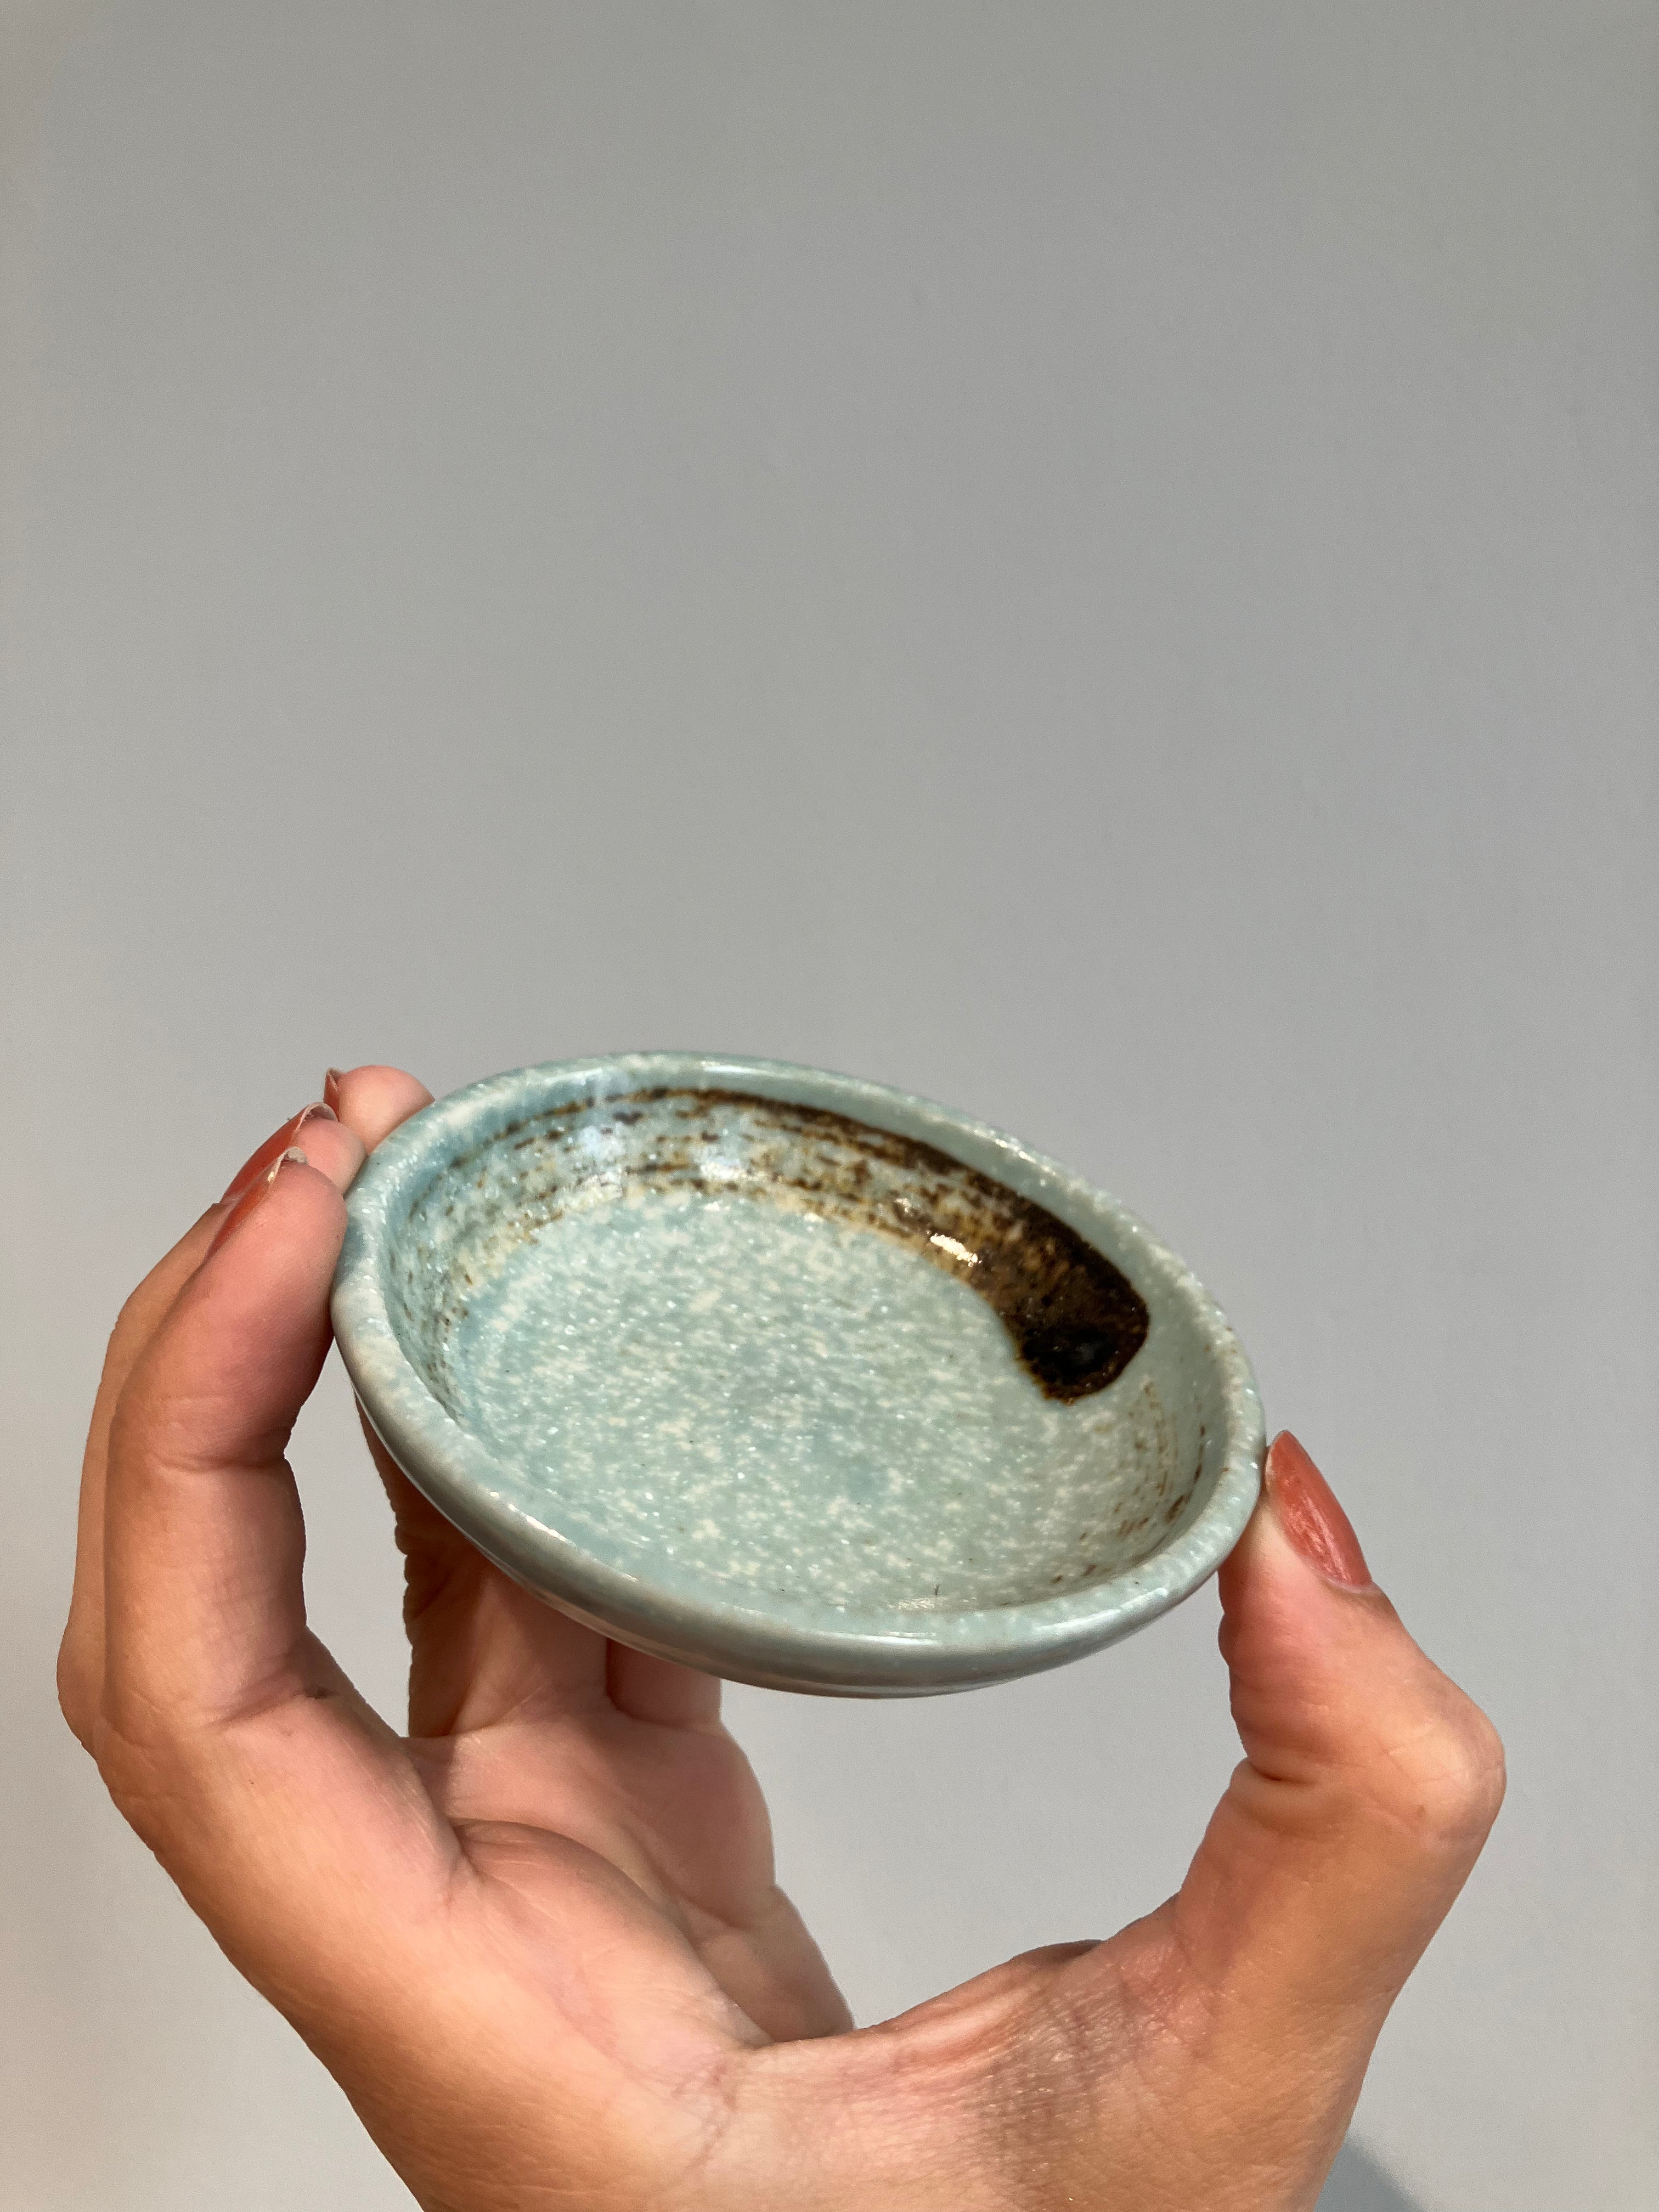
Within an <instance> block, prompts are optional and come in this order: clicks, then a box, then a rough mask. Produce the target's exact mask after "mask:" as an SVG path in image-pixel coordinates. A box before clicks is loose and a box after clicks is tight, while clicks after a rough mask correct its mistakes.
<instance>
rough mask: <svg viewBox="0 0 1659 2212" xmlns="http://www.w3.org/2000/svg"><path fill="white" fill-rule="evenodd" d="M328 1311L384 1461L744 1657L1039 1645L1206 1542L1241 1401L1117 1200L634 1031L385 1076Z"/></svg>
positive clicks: (680, 1633)
mask: <svg viewBox="0 0 1659 2212" xmlns="http://www.w3.org/2000/svg"><path fill="white" fill-rule="evenodd" d="M349 1216H350V1218H349V1227H348V1231H347V1235H346V1242H345V1247H344V1249H343V1252H342V1254H341V1258H340V1265H339V1270H338V1273H337V1277H336V1279H335V1287H334V1327H335V1332H336V1334H337V1339H338V1341H339V1345H340V1349H341V1352H342V1353H343V1357H344V1359H345V1363H346V1366H347V1368H348V1369H349V1372H350V1375H351V1379H352V1382H353V1383H354V1384H355V1386H356V1391H357V1395H358V1397H359V1398H360V1399H361V1401H362V1405H363V1407H364V1409H365V1411H366V1412H367V1413H368V1418H369V1419H370V1421H371V1422H372V1423H373V1424H374V1428H375V1430H376V1431H377V1432H378V1433H379V1435H380V1437H381V1438H382V1440H383V1441H384V1443H386V1448H387V1449H388V1450H389V1451H390V1452H391V1454H392V1457H393V1458H394V1459H395V1460H396V1461H397V1462H398V1466H399V1467H401V1468H403V1469H404V1473H405V1474H408V1476H409V1477H410V1480H411V1481H413V1482H414V1483H415V1484H416V1486H417V1487H418V1488H419V1489H420V1490H422V1492H424V1493H425V1495H426V1496H427V1497H428V1498H430V1499H431V1500H432V1502H433V1504H435V1505H436V1506H437V1507H438V1508H439V1509H440V1510H441V1511H442V1512H443V1513H445V1514H446V1515H447V1516H448V1517H449V1519H450V1520H451V1521H453V1522H454V1523H455V1524H456V1526H457V1527H458V1528H460V1529H462V1530H463V1531H464V1532H465V1534H466V1535H467V1536H468V1537H470V1538H471V1541H472V1542H473V1543H475V1544H476V1545H477V1547H478V1548H479V1549H480V1550H481V1551H482V1552H483V1553H485V1554H486V1555H487V1556H488V1557H489V1559H493V1560H494V1561H495V1564H496V1565H498V1566H500V1567H501V1568H502V1569H503V1570H504V1571H506V1572H507V1574H509V1575H511V1576H513V1577H515V1579H516V1580H518V1581H519V1582H520V1583H524V1584H525V1585H526V1587H528V1588H529V1589H532V1590H534V1591H535V1592H536V1593H537V1594H538V1595H540V1596H541V1597H544V1598H545V1599H547V1600H548V1601H550V1602H551V1603H552V1604H554V1605H556V1606H558V1607H561V1608H562V1610H563V1611H565V1612H566V1613H572V1614H574V1616H575V1617H576V1619H578V1620H582V1621H585V1622H586V1623H587V1624H588V1625H589V1626H592V1627H593V1628H596V1629H599V1630H600V1631H602V1632H604V1633H605V1634H606V1635H609V1636H614V1637H617V1638H621V1639H622V1640H623V1642H624V1643H627V1644H633V1645H635V1646H636V1647H637V1648H638V1649H640V1650H645V1651H651V1652H655V1653H657V1654H659V1656H664V1657H666V1658H671V1659H678V1660H681V1661H684V1662H686V1663H688V1664H689V1665H690V1666H693V1667H698V1668H704V1669H705V1670H707V1671H708V1672H709V1673H713V1674H724V1675H728V1676H730V1677H732V1678H733V1679H735V1680H742V1681H749V1682H758V1683H763V1684H765V1685H768V1686H772V1687H775V1688H781V1689H793V1690H815V1691H824V1692H837V1693H841V1694H844V1695H864V1696H900V1695H906V1694H915V1693H919V1692H930V1691H940V1690H957V1689H967V1688H971V1687H974V1686H977V1685H980V1684H983V1683H988V1682H994V1681H999V1680H1005V1679H1006V1678H1007V1677H1010V1676H1012V1675H1016V1674H1029V1673H1032V1672H1034V1671H1036V1669H1038V1668H1044V1667H1054V1666H1058V1665H1060V1664H1061V1663H1063V1662H1065V1661H1066V1660H1069V1659H1075V1658H1079V1657H1081V1656H1083V1654H1084V1653H1085V1652H1088V1651H1092V1650H1097V1649H1098V1648H1099V1647H1100V1646H1101V1645H1103V1644H1109V1643H1111V1642H1113V1641H1115V1639H1116V1638H1119V1637H1121V1636H1125V1635H1127V1634H1128V1633H1129V1632H1131V1631H1132V1630H1133V1629H1136V1628H1139V1627H1140V1626H1142V1625H1143V1624H1144V1623H1146V1621H1148V1620H1152V1618H1153V1617H1154V1616H1155V1615H1156V1614H1158V1613H1162V1612H1164V1611H1165V1610H1166V1609H1167V1608H1168V1607H1170V1606H1172V1605H1174V1604H1176V1602H1177V1601H1179V1600H1180V1599H1182V1598H1183V1597H1185V1596H1186V1595H1188V1593H1189V1592H1190V1591H1192V1590H1193V1589H1195V1588H1197V1586H1198V1585H1199V1584H1200V1583H1201V1582H1203V1581H1204V1580H1205V1578H1206V1577H1207V1576H1208V1575H1210V1574H1211V1573H1212V1571H1214V1570H1215V1568H1216V1567H1217V1566H1218V1565H1219V1564H1220V1562H1221V1560H1222V1559H1225V1556H1226V1554H1227V1553H1228V1552H1229V1551H1230V1550H1231V1547H1232V1546H1233V1544H1234V1543H1235V1542H1236V1541H1237V1538H1238V1536H1239V1534H1240V1533H1241V1532H1242V1530H1243V1527H1244V1523H1245V1522H1246V1521H1247V1520H1248V1518H1249V1513H1250V1510H1251V1507H1252V1506H1253V1504H1255V1498H1256V1493H1257V1490H1258V1487H1259V1485H1260V1480H1261V1459H1262V1451H1263V1431H1262V1420H1261V1404H1260V1401H1259V1400H1258V1398H1257V1395H1256V1391H1255V1383H1254V1380H1253V1378H1252V1376H1251V1373H1250V1369H1249V1362H1248V1361H1247V1359H1246V1358H1245V1357H1244V1353H1243V1349H1242V1348H1241V1346H1240V1345H1239V1344H1238V1341H1237V1339H1236V1338H1235V1336H1234V1335H1233V1333H1232V1331H1231V1328H1229V1327H1228V1325H1227V1323H1226V1322H1225V1319H1224V1317H1223V1316H1222V1315H1221V1313H1220V1311H1219V1310H1218V1308H1217V1307H1216V1305H1215V1304H1214V1303H1213V1301H1212V1299H1211V1298H1210V1297H1208V1295H1207V1294H1206V1292H1205V1291H1204V1290H1203V1289H1202V1288H1201V1286H1200V1284H1199V1283H1198V1281H1197V1280H1196V1279H1195V1278H1194V1276H1193V1275H1192V1274H1191V1273H1189V1272H1188V1269H1187V1268H1186V1267H1183V1266H1182V1263H1181V1261H1178V1260H1177V1259H1176V1257H1175V1256H1174V1255H1173V1254H1171V1253H1170V1252H1169V1251H1167V1250H1166V1249H1164V1246H1163V1245H1161V1244H1160V1243H1158V1242H1157V1240H1156V1239H1155V1238H1154V1237H1152V1235H1151V1234H1150V1233H1149V1232H1148V1231H1146V1229H1145V1228H1144V1227H1143V1226H1142V1225H1141V1224H1140V1223H1139V1221H1137V1220H1136V1219H1135V1218H1134V1217H1133V1215H1132V1214H1130V1213H1128V1212H1126V1211H1125V1210H1124V1208H1123V1207H1122V1206H1120V1205H1118V1203H1117V1202H1116V1200H1114V1199H1111V1198H1109V1197H1107V1196H1106V1195H1105V1194H1103V1192H1101V1191H1097V1190H1095V1189H1092V1188H1090V1186H1089V1185H1088V1184H1086V1183H1085V1182H1081V1181H1080V1180H1079V1178H1078V1177H1077V1176H1073V1175H1071V1174H1069V1173H1067V1171H1066V1170H1065V1169H1063V1168H1060V1167H1058V1166H1056V1165H1055V1164H1054V1163H1053V1162H1052V1161H1049V1160H1045V1159H1042V1158H1039V1157H1038V1156H1037V1155H1036V1154H1035V1153H1033V1152H1028V1151H1027V1150H1026V1148H1025V1147H1024V1146H1023V1145H1020V1144H1018V1143H1016V1142H1015V1141H1014V1139H1012V1138H1010V1137H1006V1136H1002V1135H1000V1134H999V1133H997V1132H996V1131H995V1130H994V1129H988V1128H986V1127H983V1126H981V1124H980V1123H979V1122H977V1121H970V1120H969V1119H968V1118H967V1117H966V1116H964V1115H960V1114H957V1113H953V1112H951V1111H950V1110H949V1109H947V1108H945V1107H942V1106H936V1105H933V1104H931V1103H928V1102H927V1100H925V1099H921V1098H913V1097H908V1096H907V1095H905V1094H904V1093H903V1092H902V1091H890V1090H887V1089H885V1088H884V1087H883V1086H882V1085H878V1084H873V1083H864V1082H860V1081H857V1080H855V1079H853V1078H851V1077H848V1076H844V1075H831V1074H826V1073H822V1072H820V1071H819V1070H817V1069H815V1068H806V1067H793V1066H785V1065H782V1064H781V1063H779V1062H775V1061H769V1060H730V1059H721V1058H715V1057H708V1056H705V1055H701V1054H687V1053H641V1054H629V1055H625V1056H623V1057H618V1058H613V1059H606V1060H568V1061H561V1062H555V1063H553V1064H551V1065H549V1066H541V1067H528V1068H520V1069H517V1070H515V1071H514V1072H513V1073H511V1074H507V1075H498V1076H495V1077H492V1078H491V1079H489V1080H488V1081H487V1082H483V1083H475V1084H473V1085H471V1087H470V1088H468V1089H467V1090H465V1091H457V1092H455V1093H454V1094H453V1097H448V1098H443V1099H440V1100H439V1101H438V1103H436V1104H435V1105H433V1106H429V1107H428V1108H427V1109H425V1111H424V1112H422V1113H420V1114H417V1115H415V1117H414V1118H413V1120H411V1121H406V1122H405V1123H404V1126H403V1127H401V1128H400V1129H398V1130H397V1131H395V1132H394V1133H393V1134H392V1136H390V1137H389V1138H388V1139H386V1142H385V1143H384V1144H383V1145H382V1146H380V1148H379V1149H378V1150H377V1151H376V1152H374V1155H373V1156H372V1157H371V1158H370V1159H369V1161H368V1165H367V1166H366V1167H365V1169H364V1170H363V1172H362V1175H361V1176H359V1178H358V1180H357V1182H356V1186H355V1188H353V1190H352V1192H351V1195H350V1200H349Z"/></svg>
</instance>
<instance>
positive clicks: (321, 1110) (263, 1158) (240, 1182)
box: [219, 1103, 340, 1206]
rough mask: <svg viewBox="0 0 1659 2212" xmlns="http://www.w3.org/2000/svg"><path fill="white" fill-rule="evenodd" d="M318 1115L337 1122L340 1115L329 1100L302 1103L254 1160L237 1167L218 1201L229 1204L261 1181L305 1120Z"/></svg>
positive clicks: (290, 1142)
mask: <svg viewBox="0 0 1659 2212" xmlns="http://www.w3.org/2000/svg"><path fill="white" fill-rule="evenodd" d="M317 1115H321V1116H322V1118H323V1119H324V1120H325V1121H338V1120H339V1118H340V1117H339V1115H337V1113H336V1112H335V1110H334V1109H333V1108H332V1107H331V1106H330V1105H328V1104H327V1103H318V1104H316V1105H313V1106H302V1107H301V1109H300V1110H299V1112H298V1113H297V1114H295V1115H294V1116H293V1118H292V1119H291V1120H289V1121H284V1122H283V1126H282V1127H281V1128H280V1129H278V1131H277V1132H276V1135H275V1136H274V1137H267V1138H266V1139H265V1140H264V1144H263V1145H261V1146H260V1147H259V1149H258V1152H255V1153H254V1155H253V1157H252V1158H251V1159H248V1160H245V1161H244V1162H243V1163H242V1164H241V1166H240V1168H238V1169H237V1170H236V1172H235V1174H234V1176H232V1177H231V1179H230V1182H229V1183H228V1185H227V1187H226V1190H225V1194H224V1196H223V1197H222V1199H221V1200H219V1203H220V1205H221V1206H228V1205H229V1203H230V1201H231V1200H232V1199H233V1198H240V1196H241V1194H242V1193H243V1192H244V1191H245V1190H246V1189H248V1188H250V1187H251V1186H252V1184H254V1183H256V1182H258V1180H259V1178H260V1176H262V1175H264V1172H265V1170H266V1169H267V1168H269V1167H270V1164H271V1163H272V1162H273V1161H274V1160H279V1159H280V1158H282V1156H283V1153H284V1152H286V1151H287V1150H288V1148H289V1146H290V1145H291V1144H292V1143H293V1142H294V1139H295V1137H297V1136H298V1135H299V1133H300V1132H301V1129H303V1128H304V1127H305V1125H306V1123H307V1121H312V1120H313V1119H314V1118H315V1117H316V1116H317Z"/></svg>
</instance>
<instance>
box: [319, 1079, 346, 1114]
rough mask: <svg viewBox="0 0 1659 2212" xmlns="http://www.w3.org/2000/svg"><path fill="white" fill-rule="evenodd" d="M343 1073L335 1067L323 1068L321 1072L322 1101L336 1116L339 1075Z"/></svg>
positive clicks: (338, 1107)
mask: <svg viewBox="0 0 1659 2212" xmlns="http://www.w3.org/2000/svg"><path fill="white" fill-rule="evenodd" d="M342 1073H343V1069H340V1068H337V1067H330V1068H325V1070H324V1072H323V1101H324V1103H325V1105H326V1106H327V1108H328V1110H329V1112H330V1113H331V1114H332V1115H336V1116H338V1115H339V1111H340V1077H341V1075H342Z"/></svg>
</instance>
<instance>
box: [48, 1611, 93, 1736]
mask: <svg viewBox="0 0 1659 2212" xmlns="http://www.w3.org/2000/svg"><path fill="white" fill-rule="evenodd" d="M58 1711H59V1712H60V1713H62V1715H63V1716H64V1720H65V1721H66V1722H67V1723H68V1724H69V1730H70V1735H72V1736H73V1737H74V1738H75V1740H76V1742H77V1743H78V1744H79V1745H80V1747H81V1748H82V1751H85V1752H90V1751H91V1749H92V1737H93V1729H94V1725H95V1723H96V1721H97V1717H98V1692H97V1688H96V1686H95V1684H94V1681H93V1680H92V1676H91V1670H90V1668H88V1666H87V1664H86V1662H85V1660H84V1659H83V1658H82V1654H81V1652H80V1651H79V1650H78V1649H77V1648H76V1643H75V1641H74V1639H73V1638H71V1637H70V1635H69V1634H67V1633H66V1634H65V1636H64V1640H63V1642H62V1644H60V1645H59V1646H58Z"/></svg>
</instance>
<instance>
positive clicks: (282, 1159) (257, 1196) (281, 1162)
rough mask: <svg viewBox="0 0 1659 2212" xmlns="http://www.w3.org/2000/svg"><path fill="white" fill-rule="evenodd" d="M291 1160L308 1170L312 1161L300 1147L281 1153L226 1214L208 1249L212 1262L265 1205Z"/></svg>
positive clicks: (292, 1147) (292, 1146)
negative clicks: (249, 1218)
mask: <svg viewBox="0 0 1659 2212" xmlns="http://www.w3.org/2000/svg"><path fill="white" fill-rule="evenodd" d="M290 1160H292V1161H294V1162H295V1164H296V1165H297V1166H300V1167H302V1168H308V1167H309V1166H310V1165H311V1163H310V1161H309V1160H308V1159H307V1158H306V1156H305V1154H304V1152H301V1149H300V1147H299V1146H298V1145H290V1146H289V1148H288V1150H287V1151H286V1152H282V1153H279V1154H278V1156H277V1158H276V1159H275V1160H274V1161H273V1162H272V1164H271V1165H270V1167H269V1168H268V1169H267V1170H265V1172H264V1175H262V1176H260V1177H259V1179H258V1182H253V1183H251V1184H250V1185H249V1186H248V1188H246V1190H245V1191H244V1192H243V1193H242V1194H241V1196H240V1198H239V1199H238V1200H237V1201H236V1203H235V1205H234V1206H232V1207H231V1209H230V1212H228V1214H226V1216H225V1218H224V1219H223V1220H222V1222H221V1223H220V1224H219V1226H218V1228H217V1229H216V1231H215V1232H214V1237H213V1242H212V1243H211V1244H210V1245H209V1246H208V1248H207V1255H206V1256H207V1257H208V1258H209V1259H211V1258H212V1257H213V1255H214V1254H215V1253H216V1251H217V1250H218V1249H219V1247H220V1246H221V1245H222V1243H224V1242H225V1240H226V1238H227V1237H231V1236H234V1234H235V1232H236V1231H237V1230H239V1229H240V1227H241V1226H242V1224H243V1223H244V1222H245V1221H246V1219H247V1218H248V1216H249V1215H250V1214H252V1213H253V1212H256V1211H257V1210H258V1208H259V1207H260V1206H263V1205H264V1202H265V1200H266V1199H267V1198H269V1197H270V1193H271V1189H272V1187H273V1185H274V1184H275V1183H276V1178H277V1176H279V1175H281V1173H282V1171H283V1169H284V1168H285V1167H286V1166H287V1165H288V1164H289V1161H290Z"/></svg>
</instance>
